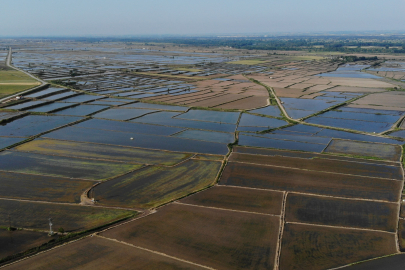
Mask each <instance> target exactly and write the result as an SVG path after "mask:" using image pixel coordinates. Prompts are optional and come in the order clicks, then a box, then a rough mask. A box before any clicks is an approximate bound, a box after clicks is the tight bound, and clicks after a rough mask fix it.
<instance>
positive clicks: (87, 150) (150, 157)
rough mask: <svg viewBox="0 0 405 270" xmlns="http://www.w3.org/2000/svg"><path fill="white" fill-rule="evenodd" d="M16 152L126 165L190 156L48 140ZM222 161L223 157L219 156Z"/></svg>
mask: <svg viewBox="0 0 405 270" xmlns="http://www.w3.org/2000/svg"><path fill="white" fill-rule="evenodd" d="M16 150H18V151H21V152H30V153H37V154H45V155H60V156H68V157H77V158H90V159H101V160H115V161H122V162H126V163H138V164H161V165H166V166H171V165H174V164H177V163H179V162H181V161H182V160H185V159H187V158H190V157H191V156H192V155H191V154H183V153H178V152H167V151H158V150H147V149H139V148H130V147H119V146H114V145H100V144H93V143H81V142H70V141H58V140H49V139H36V140H34V141H31V142H29V143H26V144H23V145H20V146H19V147H17V148H16ZM220 158H221V159H222V158H223V156H220Z"/></svg>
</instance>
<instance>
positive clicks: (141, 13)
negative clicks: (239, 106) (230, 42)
mask: <svg viewBox="0 0 405 270" xmlns="http://www.w3.org/2000/svg"><path fill="white" fill-rule="evenodd" d="M0 14H1V16H0V23H1V24H0V36H15V37H17V36H123V35H192V34H196V35H211V34H225V33H229V34H231V33H252V34H254V33H269V34H271V33H280V32H294V33H298V32H329V31H404V30H405V15H404V14H405V0H386V1H381V0H379V1H377V0H338V1H337V0H307V1H302V0H284V1H280V0H278V1H276V0H253V1H242V0H205V1H195V0H149V1H139V0H135V1H134V0H132V1H131V0H115V1H112V0H70V1H55V0H12V1H7V2H3V3H2V5H1V12H0Z"/></svg>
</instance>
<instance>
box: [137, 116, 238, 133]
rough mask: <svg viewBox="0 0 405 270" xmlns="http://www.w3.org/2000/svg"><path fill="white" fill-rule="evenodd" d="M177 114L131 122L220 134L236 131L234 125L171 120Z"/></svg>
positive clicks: (147, 117)
mask: <svg viewBox="0 0 405 270" xmlns="http://www.w3.org/2000/svg"><path fill="white" fill-rule="evenodd" d="M178 114H179V113H177V112H157V113H152V114H148V115H145V116H142V117H140V118H137V119H135V120H132V121H131V122H137V123H145V124H155V125H162V126H172V127H183V128H194V129H205V130H212V131H222V132H235V129H236V126H235V125H230V124H224V123H215V122H203V121H193V120H184V119H177V118H172V117H174V116H176V115H178Z"/></svg>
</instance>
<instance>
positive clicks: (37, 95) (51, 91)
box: [25, 87, 67, 98]
mask: <svg viewBox="0 0 405 270" xmlns="http://www.w3.org/2000/svg"><path fill="white" fill-rule="evenodd" d="M63 91H67V89H65V88H57V87H49V88H48V89H45V90H41V91H39V92H35V93H33V94H29V95H26V96H25V97H27V98H42V97H45V96H47V95H52V94H56V93H59V92H63Z"/></svg>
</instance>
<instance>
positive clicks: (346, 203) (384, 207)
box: [286, 193, 398, 232]
mask: <svg viewBox="0 0 405 270" xmlns="http://www.w3.org/2000/svg"><path fill="white" fill-rule="evenodd" d="M397 215H398V205H397V204H394V203H381V202H370V201H358V200H346V199H337V198H326V197H317V196H310V195H302V194H294V193H289V194H288V197H287V204H286V221H287V222H301V223H311V224H320V225H331V226H343V227H355V228H365V229H373V230H382V231H388V232H395V231H396V228H397V224H398V223H397V222H398V216H397Z"/></svg>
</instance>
